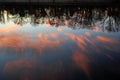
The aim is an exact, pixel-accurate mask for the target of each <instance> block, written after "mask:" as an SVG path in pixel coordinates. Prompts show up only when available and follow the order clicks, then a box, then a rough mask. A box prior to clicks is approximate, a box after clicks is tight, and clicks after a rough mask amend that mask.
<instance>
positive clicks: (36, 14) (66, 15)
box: [0, 6, 120, 32]
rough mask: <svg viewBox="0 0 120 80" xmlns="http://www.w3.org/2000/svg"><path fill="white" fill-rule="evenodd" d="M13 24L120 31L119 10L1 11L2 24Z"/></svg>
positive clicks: (13, 9)
mask: <svg viewBox="0 0 120 80" xmlns="http://www.w3.org/2000/svg"><path fill="white" fill-rule="evenodd" d="M8 22H13V23H14V24H18V25H21V26H23V25H25V24H27V23H30V24H32V25H33V26H35V25H38V24H49V25H51V26H55V27H58V26H68V27H70V28H72V29H82V28H88V29H92V30H96V26H97V28H99V29H100V30H101V31H109V32H117V31H119V30H120V9H119V8H110V7H108V8H81V7H75V8H68V7H67V8H63V7H55V8H54V7H50V6H49V7H42V8H40V7H39V8H36V9H20V10H19V9H16V8H12V9H1V10H0V23H1V24H6V23H8Z"/></svg>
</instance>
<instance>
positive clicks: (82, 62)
mask: <svg viewBox="0 0 120 80" xmlns="http://www.w3.org/2000/svg"><path fill="white" fill-rule="evenodd" d="M73 61H74V62H75V64H76V65H77V67H80V68H81V69H82V70H83V72H84V73H85V74H86V75H87V76H88V78H90V72H89V68H88V63H89V60H88V58H87V57H86V56H85V54H83V53H81V52H79V51H76V52H75V53H73Z"/></svg>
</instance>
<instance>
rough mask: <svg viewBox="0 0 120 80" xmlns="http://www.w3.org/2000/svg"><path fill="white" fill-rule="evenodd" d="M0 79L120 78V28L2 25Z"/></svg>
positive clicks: (109, 79) (70, 79)
mask: <svg viewBox="0 0 120 80" xmlns="http://www.w3.org/2000/svg"><path fill="white" fill-rule="evenodd" d="M0 26H1V27H0V80H119V79H120V32H108V31H104V32H103V31H102V30H101V29H100V28H99V27H97V26H95V27H93V28H92V29H89V28H83V29H80V28H79V27H80V25H79V26H78V27H77V28H75V29H73V28H70V27H68V26H58V27H55V26H51V25H49V24H38V25H36V26H32V25H31V24H29V23H28V24H25V25H23V26H20V25H16V24H13V23H9V24H1V25H0Z"/></svg>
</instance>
